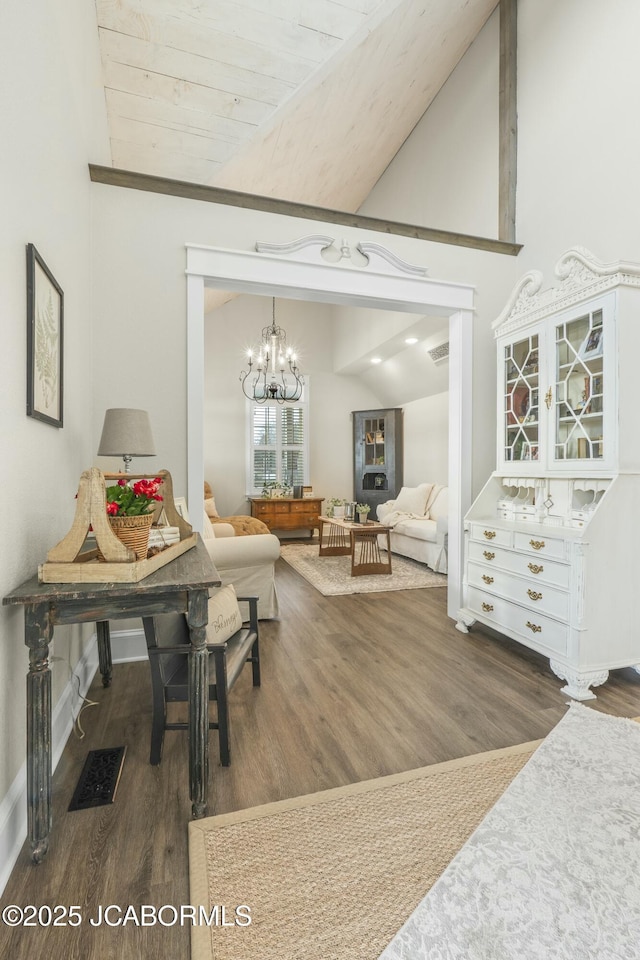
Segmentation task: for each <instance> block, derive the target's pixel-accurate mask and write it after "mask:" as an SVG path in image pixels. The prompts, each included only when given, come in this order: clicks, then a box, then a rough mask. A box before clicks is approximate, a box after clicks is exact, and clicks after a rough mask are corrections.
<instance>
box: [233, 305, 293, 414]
mask: <svg viewBox="0 0 640 960" xmlns="http://www.w3.org/2000/svg"><path fill="white" fill-rule="evenodd" d="M247 363H248V364H249V369H248V370H247V371H244V370H243V371H242V373H241V374H240V382H241V383H242V390H243V392H244V395H245V397H248V398H249V400H253V401H255V403H266V402H267V400H275V401H276V402H277V403H287V402H288V403H294V402H295V401H296V400H299V399H300V397H301V396H302V388H303V386H304V377H303V376H302V374H301V373H300V370H299V369H298V364H297V357H296V355H295V353H294V352H293V349H292V348H291V347H288V346H287V333H286V331H285V330H283V329H282V327H279V326H278V324H277V323H276V300H275V297H274V298H273V317H272V320H271V323H270V324H269V326H268V327H264V328H263V330H262V338H261V340H260V345H259V346H258V347H257V348H256V349H254V350H249V351H248V353H247Z"/></svg>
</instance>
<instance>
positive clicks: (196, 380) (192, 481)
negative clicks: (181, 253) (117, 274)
mask: <svg viewBox="0 0 640 960" xmlns="http://www.w3.org/2000/svg"><path fill="white" fill-rule="evenodd" d="M186 250H187V268H186V273H187V443H188V448H187V473H188V483H187V493H188V503H189V505H190V513H191V520H192V522H193V525H194V528H195V529H197V530H201V529H202V517H201V516H200V511H198V510H197V509H194V506H193V505H194V504H197V503H199V502H200V501H201V500H202V484H203V480H204V422H203V410H204V359H203V356H204V351H203V343H204V289H205V286H207V287H213V288H216V289H221V290H231V291H234V292H238V293H248V294H253V295H257V296H269V297H285V298H286V297H290V298H294V299H297V300H311V301H320V302H324V303H340V304H346V305H348V306H355V307H373V308H374V309H378V310H385V309H387V310H395V311H401V312H402V311H405V312H407V313H420V314H423V315H432V316H438V317H448V318H449V343H450V346H449V479H448V483H449V576H448V600H447V609H448V614H449V616H450V617H452V618H453V619H455V618H456V614H457V611H458V609H459V607H460V605H461V601H462V595H461V588H462V564H463V518H464V515H465V513H466V512H467V510H468V509H469V507H470V506H471V422H472V387H473V384H472V356H473V340H472V334H473V326H472V320H473V309H474V308H473V298H474V287H473V286H472V285H470V284H463V283H453V282H448V281H441V280H431V279H429V278H428V277H427V276H426V273H427V268H426V267H421V266H415V265H413V264H409V263H406V262H405V261H403V260H401V259H400V258H398V257H397V256H396V255H395V254H394V253H392V252H391V251H390V250H387V249H386V248H385V247H383V246H381V245H379V244H376V243H360V244H357V245H356V246H355V247H353V248H352V247H351V246H349V245H348V244H347V243H346V242H345V241H341V242H338V241H336V240H335V238H333V237H328V236H320V235H318V236H312V237H305V238H302V239H301V240H296V241H293V242H292V243H288V244H272V243H256V249H255V251H246V250H231V249H225V248H220V247H206V246H202V245H199V244H187V245H186Z"/></svg>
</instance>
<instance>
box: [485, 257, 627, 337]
mask: <svg viewBox="0 0 640 960" xmlns="http://www.w3.org/2000/svg"><path fill="white" fill-rule="evenodd" d="M554 272H555V275H556V277H558V279H559V280H560V283H559V284H557V285H556V286H554V287H548V288H547V289H545V290H542V289H541V288H542V281H543V275H542V273H541V272H540V271H539V270H530V271H529V273H526V274H525V275H524V276H523V277H522V278H521V279H520V280H519V281H518V283H517V284H516V286H515V288H514V290H513V292H512V294H511V296H510V297H509V299H508V301H507V304H506V306H505V308H504V310H503V311H502V313H501V314H500V316H499V317H498V319H497V320H496V321H495V322H494V324H493V327H494V329H495V331H496V336H498V335H499V334H500V335H501V334H503V333H508V332H509V331H511V330H515V329H517V328H518V327H519V326H521V325H523V324H525V323H529V322H531V321H532V320H537V319H542V318H543V317H545V316H547V315H548V314H550V313H552V312H555V311H557V310H560V309H564V308H565V307H569V306H571V305H572V304H575V303H579V302H580V301H581V300H585V299H587V298H589V297H593V296H595V295H596V294H598V293H604V292H605V291H607V290H610V289H611V288H612V287H615V286H619V285H621V284H622V285H626V286H634V287H637V286H640V264H638V263H631V262H629V261H625V260H619V261H617V262H614V263H602V262H601V261H600V260H598V259H597V258H596V257H594V255H593V254H592V253H590V252H589V250H586V249H585V248H584V247H573V248H572V249H571V250H568V251H567V252H566V253H564V254H563V255H562V256H561V257H560V259H559V260H558V262H557V264H556V267H555V271H554Z"/></svg>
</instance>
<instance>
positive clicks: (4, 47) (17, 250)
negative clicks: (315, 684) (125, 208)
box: [0, 0, 109, 886]
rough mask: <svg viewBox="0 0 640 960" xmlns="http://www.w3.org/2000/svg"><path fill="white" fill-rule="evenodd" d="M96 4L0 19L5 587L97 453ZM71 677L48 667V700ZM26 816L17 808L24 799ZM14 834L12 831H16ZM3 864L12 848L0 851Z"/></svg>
mask: <svg viewBox="0 0 640 960" xmlns="http://www.w3.org/2000/svg"><path fill="white" fill-rule="evenodd" d="M99 70H100V60H99V53H98V49H97V28H96V22H95V10H94V9H93V5H92V4H87V3H86V2H84V0H68V2H65V3H63V4H52V3H50V2H46V0H33V2H32V3H29V4H20V3H5V4H3V9H2V29H1V30H0V81H1V82H0V112H1V115H2V125H3V144H2V149H0V191H1V194H2V202H1V209H2V215H1V216H0V276H2V283H1V284H0V317H1V318H2V351H0V382H1V383H2V405H1V406H0V451H1V456H2V467H3V481H2V482H3V486H4V508H5V509H4V512H3V542H4V549H3V550H2V551H0V591H1V594H2V596H4V595H6V594H7V593H9V592H10V591H11V590H13V589H14V588H15V587H17V586H18V585H19V584H20V583H21V582H22V581H23V580H25V579H27V578H28V577H30V576H32V575H34V574H35V573H36V568H37V565H38V563H41V562H42V561H43V560H44V559H45V557H46V553H47V550H49V548H50V547H52V546H53V545H54V544H55V543H56V542H57V541H58V540H59V539H60V538H61V537H62V536H63V535H64V534H65V533H66V532H67V531H68V529H69V527H70V525H71V522H72V520H73V515H74V494H75V492H76V489H77V483H78V478H79V476H80V473H81V472H82V470H83V469H85V468H86V467H87V466H90V464H91V461H92V453H93V450H92V424H91V404H92V370H91V358H92V325H91V315H92V309H91V306H92V304H91V279H92V262H91V187H90V182H89V176H88V171H87V160H88V158H89V156H91V157H92V158H93V159H94V160H95V161H96V162H101V163H105V162H109V148H108V139H107V135H106V113H105V107H104V92H103V89H102V87H101V86H100V84H99V82H98V78H99ZM28 242H32V243H34V244H35V245H36V247H37V249H38V251H39V253H40V254H41V255H42V257H43V258H44V260H45V261H46V263H47V265H48V266H49V268H50V269H51V271H52V272H53V274H54V276H55V277H56V279H57V281H58V282H59V283H60V285H61V287H62V288H63V291H64V294H65V315H64V426H63V427H62V429H59V428H57V427H53V426H50V425H48V424H45V423H42V422H39V421H38V420H35V419H32V418H27V416H26V414H25V411H26V273H25V247H26V244H27V243H28ZM23 624H24V619H23V610H22V608H21V607H11V608H8V607H2V608H0V632H1V635H2V643H0V761H1V762H0V826H3V825H4V823H5V822H6V820H5V818H7V817H10V816H11V815H12V811H11V810H10V809H8V806H7V804H8V800H7V798H8V791H9V788H10V785H11V784H12V783H13V782H14V781H15V780H16V778H17V777H18V774H19V771H21V770H22V771H24V761H25V721H24V717H25V703H24V690H25V674H26V671H27V663H28V658H27V651H26V647H25V645H24V626H23ZM82 648H83V640H82V632H81V630H80V629H79V628H73V629H64V628H58V629H56V640H55V653H56V655H57V656H60V657H64V658H65V659H68V660H70V662H71V664H73V665H75V663H76V661H77V659H78V657H79V656H80V655H81V652H82ZM67 680H68V668H67V666H66V665H65V664H64V663H55V664H54V665H53V701H54V704H55V702H56V700H57V699H58V698H59V696H60V693H61V691H62V689H63V688H64V687H65V685H66V683H67ZM20 813H21V814H23V807H22V806H21V807H20ZM20 839H21V838H20V837H18V838H17V840H18V842H20ZM2 853H3V858H2V859H3V863H4V858H5V856H6V853H7V851H6V850H4V849H3V850H2ZM2 880H3V877H2V875H1V874H0V886H1V885H2Z"/></svg>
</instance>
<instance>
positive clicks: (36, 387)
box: [27, 243, 64, 427]
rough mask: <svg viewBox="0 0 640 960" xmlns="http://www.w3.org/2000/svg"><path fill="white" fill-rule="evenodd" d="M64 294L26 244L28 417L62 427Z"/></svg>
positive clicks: (31, 245) (38, 256)
mask: <svg viewBox="0 0 640 960" xmlns="http://www.w3.org/2000/svg"><path fill="white" fill-rule="evenodd" d="M63 346H64V293H63V292H62V288H61V287H60V284H59V283H58V282H57V280H56V279H55V277H54V276H53V274H52V273H51V271H50V270H49V268H48V266H47V265H46V263H45V262H44V260H43V259H42V257H41V256H40V254H39V253H38V251H37V250H36V248H35V246H34V245H33V244H32V243H29V244H27V416H28V417H34V418H35V419H36V420H42V421H43V422H44V423H50V424H52V425H53V426H54V427H61V426H62V419H63V417H62V402H63V373H64V350H63Z"/></svg>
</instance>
